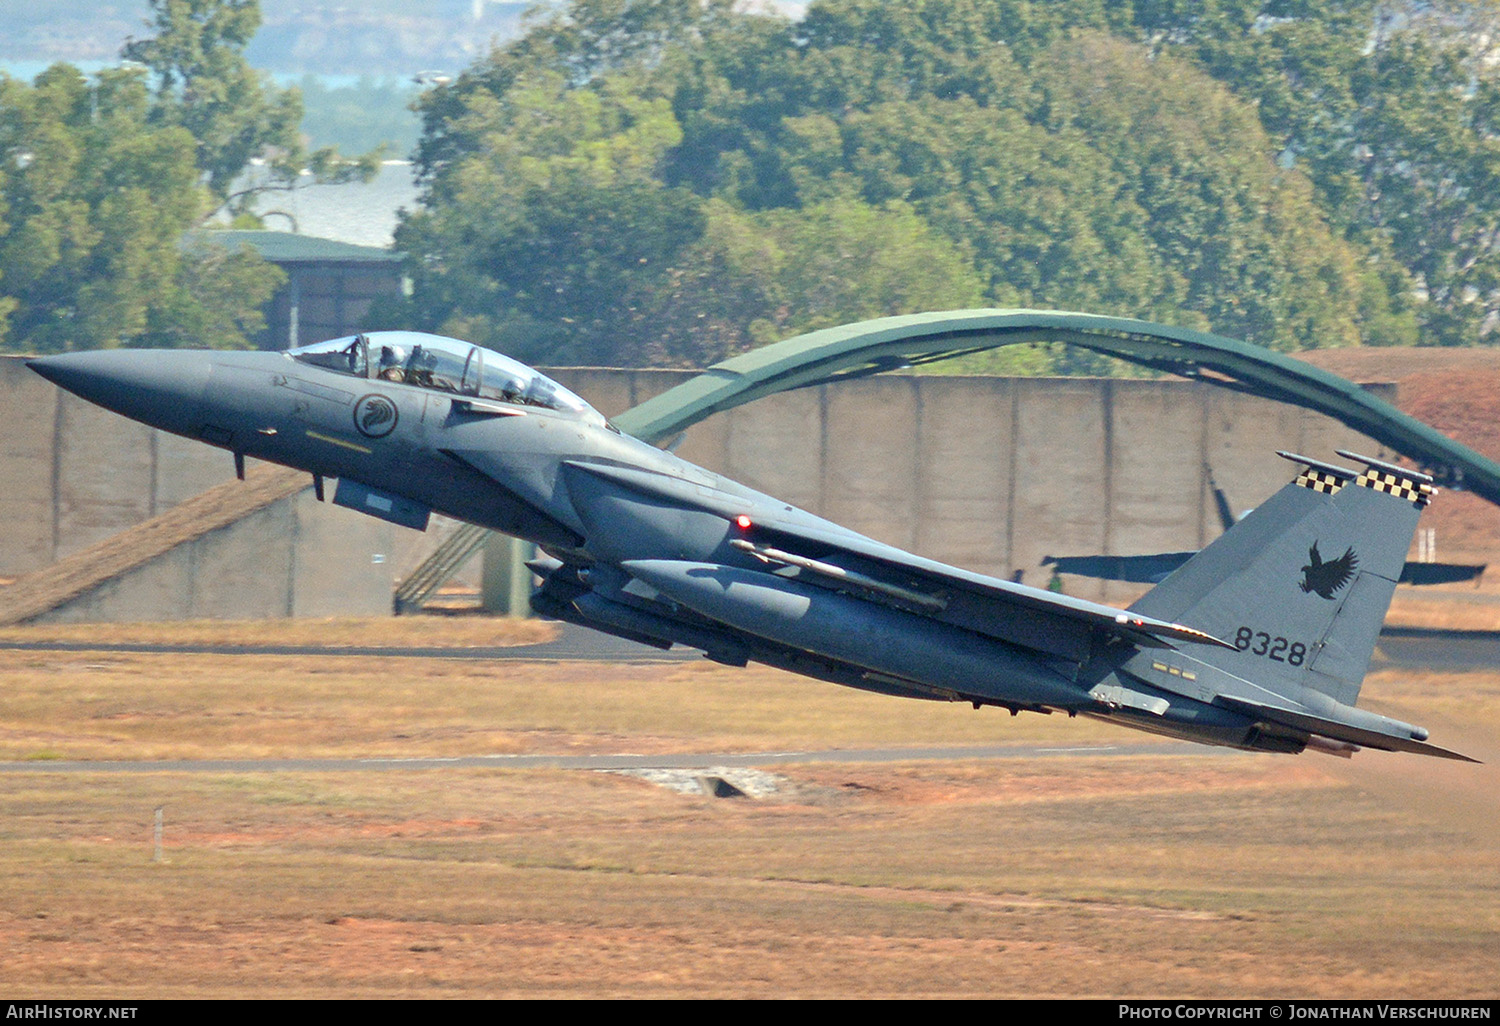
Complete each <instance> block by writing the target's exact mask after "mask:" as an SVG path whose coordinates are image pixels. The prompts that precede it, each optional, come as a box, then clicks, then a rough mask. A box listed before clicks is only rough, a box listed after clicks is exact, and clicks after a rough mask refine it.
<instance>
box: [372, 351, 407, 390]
mask: <svg viewBox="0 0 1500 1026" xmlns="http://www.w3.org/2000/svg"><path fill="white" fill-rule="evenodd" d="M405 364H406V352H405V351H404V350H403V349H402V348H401V347H400V346H381V347H380V369H379V370H378V371H376V372H375V376H376V377H377V378H379V379H380V380H381V381H394V382H397V383H400V382H403V381H405V380H406V369H405Z"/></svg>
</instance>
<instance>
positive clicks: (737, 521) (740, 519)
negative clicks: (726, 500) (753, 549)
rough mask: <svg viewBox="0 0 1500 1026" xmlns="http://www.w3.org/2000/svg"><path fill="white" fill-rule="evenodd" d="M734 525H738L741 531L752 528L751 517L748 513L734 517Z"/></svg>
mask: <svg viewBox="0 0 1500 1026" xmlns="http://www.w3.org/2000/svg"><path fill="white" fill-rule="evenodd" d="M734 526H736V527H738V528H739V529H740V530H741V531H748V530H750V517H749V516H748V515H747V514H744V513H741V514H740V515H739V516H737V517H735V518H734Z"/></svg>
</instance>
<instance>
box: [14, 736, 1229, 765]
mask: <svg viewBox="0 0 1500 1026" xmlns="http://www.w3.org/2000/svg"><path fill="white" fill-rule="evenodd" d="M1206 754H1213V751H1212V750H1210V749H1207V748H1204V747H1203V746H1201V745H1192V744H1188V743H1186V742H1145V743H1142V744H1115V745H1100V744H1091V745H1058V744H1051V745H985V746H954V747H937V748H863V749H861V748H847V749H846V748H834V749H828V750H825V751H805V752H736V753H733V754H731V753H726V752H721V753H711V752H708V753H696V752H692V753H676V754H670V755H470V756H455V757H451V758H430V759H162V760H155V761H118V762H104V761H99V762H64V761H56V762H0V773H350V772H362V771H387V772H389V771H401V772H410V771H412V770H439V769H441V770H453V769H582V770H644V769H705V770H706V769H718V768H733V767H765V766H774V765H791V764H794V763H808V762H911V761H927V760H941V761H952V760H969V759H1041V758H1049V757H1055V756H1111V755H1206ZM1218 754H1221V755H1222V754H1224V752H1223V751H1219V753H1218Z"/></svg>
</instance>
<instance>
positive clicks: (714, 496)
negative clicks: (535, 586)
mask: <svg viewBox="0 0 1500 1026" xmlns="http://www.w3.org/2000/svg"><path fill="white" fill-rule="evenodd" d="M29 366H31V367H32V368H34V369H35V370H36V371H37V372H38V373H40V374H42V375H43V376H45V377H47V378H48V379H50V380H52V381H53V382H55V383H57V384H58V385H60V386H62V387H63V388H66V389H68V390H70V391H72V392H75V393H77V394H78V395H80V396H82V397H83V398H85V399H88V400H90V401H92V402H95V403H97V404H99V405H100V406H103V407H106V408H107V409H111V410H114V411H116V412H118V413H121V414H124V415H125V416H127V417H131V418H134V419H135V420H139V421H142V422H144V423H146V424H149V425H152V426H154V427H157V428H160V429H162V430H165V431H171V432H174V433H176V434H179V435H184V436H186V437H189V438H195V439H199V440H202V441H204V442H207V443H208V444H210V445H215V446H218V447H220V448H223V449H227V450H228V451H229V452H231V453H232V454H233V455H234V459H235V462H236V466H237V467H238V468H239V469H240V471H241V476H243V467H244V459H245V457H247V456H249V457H254V458H256V459H261V460H267V461H270V462H273V463H280V464H284V465H286V466H290V467H296V468H300V469H302V470H305V471H307V472H309V473H310V474H312V475H313V481H314V484H315V485H316V488H317V492H318V495H319V497H320V498H322V497H323V490H324V481H325V479H337V482H338V485H337V489H336V490H335V492H334V495H333V501H334V502H335V503H337V504H339V505H343V506H348V507H351V508H353V509H357V510H360V511H362V512H364V513H367V514H370V515H371V516H375V517H379V518H382V519H384V520H388V521H391V522H393V523H397V524H402V525H405V526H408V527H413V528H418V529H421V528H425V527H426V525H427V521H428V517H429V515H430V514H431V513H432V512H433V511H437V512H441V513H443V514H446V515H448V516H451V517H455V518H458V519H460V520H465V521H469V522H471V523H475V524H479V525H482V526H484V527H487V528H492V529H494V530H498V531H503V532H505V533H507V534H511V535H516V536H519V537H521V538H525V539H529V540H531V541H533V542H535V543H536V544H537V545H538V546H539V547H540V549H541V550H542V552H543V553H545V556H544V557H543V558H541V559H539V560H538V561H536V562H535V563H533V564H532V567H533V569H534V570H535V571H536V572H537V573H538V574H539V575H540V577H541V578H542V584H541V586H540V588H539V590H538V591H537V592H536V594H535V596H534V597H533V600H532V604H533V607H534V608H535V609H536V611H537V612H539V613H541V614H543V615H545V616H549V617H554V618H557V619H560V620H565V621H569V622H572V623H576V624H582V625H584V626H587V627H591V628H594V629H597V630H600V631H604V632H606V633H609V634H614V635H618V636H621V637H625V638H630V639H633V640H635V641H638V642H643V643H645V644H648V645H655V646H659V647H662V648H669V647H671V646H673V645H682V646H688V647H691V648H695V649H700V650H702V651H703V652H704V653H705V654H706V655H707V656H708V657H709V658H710V659H714V660H717V661H718V662H721V663H725V664H730V665H736V666H743V665H745V664H746V663H748V662H751V661H755V662H759V663H764V664H768V665H771V666H776V667H780V668H782V669H785V670H789V671H791V672H793V673H798V674H803V675H805V676H808V677H813V678H817V679H819V680H824V681H831V682H833V683H836V684H843V685H847V686H849V687H854V688H860V689H863V690H867V691H874V692H880V693H883V694H887V695H894V696H899V697H903V698H918V699H927V700H937V701H948V702H967V703H971V704H972V705H973V706H974V707H975V708H976V709H977V708H980V707H982V706H997V707H1001V708H1004V709H1008V710H1009V711H1010V712H1011V714H1012V715H1015V714H1017V713H1020V712H1024V711H1030V712H1036V713H1061V714H1065V715H1067V716H1080V715H1081V716H1089V717H1095V718H1098V719H1102V720H1108V721H1111V722H1114V723H1119V724H1122V725H1125V726H1129V727H1134V728H1138V729H1140V730H1144V731H1149V732H1151V733H1155V734H1162V735H1168V736H1171V737H1176V738H1185V739H1188V740H1191V741H1197V742H1202V743H1205V744H1210V745H1221V746H1227V747H1230V748H1239V749H1248V750H1251V751H1263V752H1286V753H1297V752H1301V751H1303V750H1305V749H1312V750H1315V751H1320V752H1326V753H1330V754H1335V755H1341V756H1348V755H1350V754H1352V753H1353V752H1355V751H1357V750H1359V749H1360V748H1362V747H1364V748H1376V749H1385V750H1388V751H1398V752H1413V753H1418V754H1422V755H1431V756H1439V757H1442V758H1449V759H1462V760H1465V761H1473V760H1468V759H1467V758H1466V757H1465V756H1462V755H1459V754H1458V753H1456V752H1451V751H1448V750H1446V749H1443V748H1440V747H1438V746H1436V745H1433V744H1430V743H1428V741H1427V737H1428V732H1427V731H1426V730H1425V729H1423V728H1421V727H1418V726H1414V725H1412V724H1409V723H1403V722H1401V721H1399V720H1395V719H1391V718H1389V717H1386V716H1381V715H1377V714H1375V713H1373V712H1369V711H1367V710H1363V709H1359V708H1357V707H1356V706H1355V702H1356V700H1357V698H1358V695H1359V690H1360V685H1361V683H1362V681H1363V678H1364V674H1365V671H1366V669H1367V667H1368V665H1369V661H1370V657H1371V655H1372V653H1373V650H1374V646H1375V641H1376V637H1377V635H1378V633H1379V630H1380V626H1381V622H1382V620H1383V619H1384V617H1385V613H1386V610H1387V608H1388V606H1389V603H1390V599H1391V595H1392V592H1393V590H1394V588H1395V583H1396V580H1397V579H1398V578H1399V577H1400V575H1401V567H1402V564H1403V563H1404V562H1405V557H1406V552H1407V549H1408V547H1409V545H1410V542H1411V538H1412V534H1413V532H1414V531H1415V529H1416V524H1417V518H1418V515H1419V513H1420V511H1421V509H1422V508H1423V507H1424V506H1426V505H1427V503H1428V501H1429V500H1430V498H1431V497H1432V495H1433V491H1434V490H1433V487H1432V481H1431V479H1430V478H1428V477H1427V476H1425V475H1423V474H1420V473H1418V472H1415V471H1412V470H1407V469H1405V468H1402V467H1399V466H1395V465H1391V464H1387V463H1383V462H1381V461H1379V460H1375V459H1370V458H1367V457H1361V456H1357V455H1355V454H1353V453H1342V454H1341V455H1343V456H1344V457H1345V458H1347V459H1348V460H1350V461H1352V462H1354V463H1356V464H1359V465H1361V467H1362V469H1355V470H1351V469H1347V468H1345V467H1343V466H1339V465H1335V464H1331V463H1323V462H1320V461H1318V460H1314V459H1310V458H1308V457H1303V456H1297V455H1295V454H1291V453H1283V454H1281V455H1283V456H1285V457H1286V458H1287V459H1289V460H1291V461H1292V462H1293V463H1296V464H1298V465H1300V466H1301V467H1302V468H1303V469H1302V471H1301V473H1300V474H1299V475H1298V476H1297V477H1296V479H1295V480H1293V481H1292V482H1291V483H1289V484H1288V485H1287V486H1286V487H1284V488H1283V489H1282V490H1281V491H1279V492H1277V493H1276V494H1275V495H1274V496H1272V497H1271V498H1270V499H1269V500H1267V501H1266V502H1263V503H1262V504H1260V505H1259V506H1258V507H1257V508H1256V509H1255V510H1254V511H1253V512H1251V513H1250V514H1249V515H1248V516H1246V517H1244V518H1243V519H1242V520H1240V521H1238V522H1237V523H1235V524H1234V526H1233V527H1232V528H1231V529H1230V530H1228V531H1227V532H1226V533H1225V534H1223V535H1222V536H1221V537H1219V538H1218V539H1217V540H1216V541H1214V542H1213V543H1212V544H1210V545H1209V546H1208V547H1207V548H1206V549H1204V550H1203V551H1202V552H1200V553H1198V554H1196V555H1194V556H1192V557H1191V558H1190V559H1188V560H1187V561H1186V562H1185V563H1184V564H1183V565H1182V566H1180V567H1179V568H1178V569H1176V570H1175V571H1174V572H1173V573H1172V574H1171V575H1170V576H1168V577H1167V578H1166V579H1165V580H1164V581H1162V582H1161V583H1160V584H1159V585H1157V586H1156V587H1154V588H1153V589H1152V590H1150V591H1149V592H1147V593H1146V594H1145V595H1144V596H1143V597H1142V598H1141V599H1140V600H1139V601H1137V602H1136V603H1134V604H1133V605H1131V606H1129V607H1127V608H1124V609H1117V608H1113V607H1110V606H1106V605H1102V604H1099V603H1094V602H1089V601H1085V600H1083V599H1078V598H1072V597H1069V596H1067V595H1063V594H1058V593H1055V592H1052V591H1047V590H1042V589H1037V588H1033V587H1028V586H1026V585H1023V584H1019V583H1015V582H1012V581H1007V580H1001V579H997V578H993V577H987V576H985V575H983V574H978V573H973V572H970V571H967V570H963V569H961V568H958V567H954V566H948V565H945V564H942V563H939V562H935V561H933V560H930V559H925V558H922V557H920V556H917V555H914V554H912V553H909V552H905V551H902V550H901V549H898V548H894V547H892V546H890V545H885V544H882V543H881V542H878V541H875V540H873V539H871V538H867V537H865V536H863V535H860V534H857V533H855V532H853V531H851V530H848V529H846V528H843V527H840V526H839V525H837V524H835V523H832V522H830V521H828V520H824V519H822V518H820V517H817V516H815V515H813V514H811V513H809V512H806V511H804V510H801V509H797V508H796V507H794V506H791V505H788V504H787V503H784V502H782V501H780V500H779V499H776V498H774V497H772V496H770V495H765V494H762V493H760V492H757V491H754V490H752V489H750V488H747V487H745V486H743V485H741V484H738V483H736V482H734V481H731V480H729V479H727V478H725V477H723V476H721V475H719V474H715V473H712V472H710V471H708V470H705V469H703V468H701V467H697V466H694V465H693V464H691V463H688V462H686V461H685V460H682V459H679V458H678V457H677V456H676V455H674V454H673V453H671V452H667V451H664V450H662V449H658V448H655V447H653V446H651V445H648V444H646V443H645V442H643V441H641V440H639V439H636V438H632V437H630V436H628V435H625V434H623V433H622V432H620V430H619V429H618V428H616V427H615V426H614V425H612V424H611V423H610V422H609V421H608V420H607V419H606V418H605V417H603V416H602V415H600V414H599V413H598V411H596V410H595V409H593V408H592V407H591V406H589V404H588V403H586V402H584V401H583V400H582V399H581V398H579V397H578V396H576V395H574V394H573V393H572V392H570V391H568V390H567V389H566V388H564V387H562V386H561V385H559V384H558V383H557V382H555V381H552V380H550V379H549V378H547V377H546V376H545V375H543V374H541V373H538V372H537V371H535V370H533V369H531V368H529V367H526V366H524V365H522V364H520V363H518V362H516V361H514V360H512V359H510V358H508V357H506V356H504V355H502V354H500V353H498V352H495V351H493V350H490V349H487V348H483V347H480V346H476V345H471V344H469V343H467V342H462V341H459V340H457V339H452V338H443V337H439V336H435V335H429V334H423V333H417V332H373V333H369V334H362V335H357V336H353V337H349V338H339V339H333V340H330V341H327V342H320V343H317V344H315V345H309V346H303V347H300V348H296V349H292V350H289V351H287V352H282V353H271V352H254V353H245V352H200V351H181V350H174V351H150V350H134V351H132V350H111V351H104V352H91V353H73V354H65V355H61V356H49V357H44V358H40V359H35V360H32V361H30V362H29ZM1318 552H1324V553H1344V554H1345V555H1344V556H1342V557H1338V558H1336V559H1335V560H1333V561H1332V562H1322V561H1321V559H1320V557H1317V556H1316V555H1315V556H1314V557H1313V558H1312V560H1311V561H1310V560H1309V553H1318ZM1310 567H1311V569H1309V568H1310ZM1330 567H1336V568H1337V570H1336V572H1335V570H1332V569H1329V568H1330Z"/></svg>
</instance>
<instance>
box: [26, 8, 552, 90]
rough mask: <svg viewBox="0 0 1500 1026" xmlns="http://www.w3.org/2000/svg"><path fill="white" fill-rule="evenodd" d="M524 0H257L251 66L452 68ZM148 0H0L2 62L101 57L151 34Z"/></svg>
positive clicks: (515, 19) (516, 22)
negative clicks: (18, 0)
mask: <svg viewBox="0 0 1500 1026" xmlns="http://www.w3.org/2000/svg"><path fill="white" fill-rule="evenodd" d="M529 6H531V5H530V4H527V3H516V2H508V0H507V2H497V0H424V2H423V3H420V4H413V3H410V2H408V0H361V3H359V4H349V3H345V2H335V0H261V13H262V17H263V19H264V21H263V24H262V26H261V30H260V33H259V34H258V35H257V36H256V37H255V40H254V41H253V42H252V43H251V45H250V47H249V49H248V51H247V52H248V55H249V57H250V60H251V62H252V63H254V64H255V65H256V66H257V67H260V68H264V69H266V70H267V71H272V72H280V73H287V74H299V75H300V74H313V75H321V76H327V75H369V76H373V77H377V78H379V77H382V76H391V75H410V74H412V73H414V72H417V71H423V70H441V71H447V72H450V73H451V72H455V71H458V70H459V69H461V68H463V67H465V66H467V65H468V64H469V63H470V62H472V61H473V60H474V58H475V57H476V56H478V55H480V54H483V53H486V52H487V51H488V50H489V48H490V45H491V41H492V40H493V39H496V38H499V39H507V38H509V37H511V36H513V35H515V34H516V32H517V31H518V29H519V26H520V21H521V14H522V12H523V11H525V10H526V9H527V8H528V7H529ZM149 13H150V7H149V5H148V4H147V2H146V0H29V2H27V3H24V4H22V3H3V4H0V61H9V62H26V63H28V64H31V63H36V62H41V63H51V62H52V61H59V60H65V61H73V62H87V63H93V62H99V61H111V60H113V59H115V58H116V57H118V56H119V52H120V47H121V45H122V44H123V43H124V42H125V40H126V39H127V38H128V37H130V36H137V37H140V36H144V35H147V34H148V32H147V16H148V15H149Z"/></svg>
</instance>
